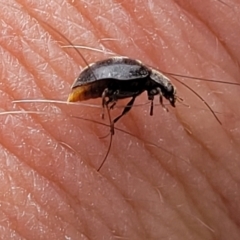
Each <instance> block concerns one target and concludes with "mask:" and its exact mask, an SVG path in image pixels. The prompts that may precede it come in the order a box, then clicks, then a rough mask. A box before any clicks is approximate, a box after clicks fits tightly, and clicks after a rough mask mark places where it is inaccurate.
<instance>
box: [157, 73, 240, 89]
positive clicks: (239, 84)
mask: <svg viewBox="0 0 240 240" xmlns="http://www.w3.org/2000/svg"><path fill="white" fill-rule="evenodd" d="M161 72H162V73H164V74H166V75H170V76H171V77H172V78H174V77H182V78H187V79H191V80H201V81H204V82H214V83H221V84H227V85H235V86H240V83H234V82H226V81H220V80H216V79H208V78H201V77H193V76H185V75H181V74H176V73H170V72H164V71H161ZM174 79H176V78H174Z"/></svg>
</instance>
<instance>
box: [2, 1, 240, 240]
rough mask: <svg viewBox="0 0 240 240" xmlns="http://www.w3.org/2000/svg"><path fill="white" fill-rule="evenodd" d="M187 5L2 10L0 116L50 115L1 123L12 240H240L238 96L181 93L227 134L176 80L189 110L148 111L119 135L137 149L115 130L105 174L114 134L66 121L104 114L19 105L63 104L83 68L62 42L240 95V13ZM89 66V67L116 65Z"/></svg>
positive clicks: (5, 220) (5, 225)
mask: <svg viewBox="0 0 240 240" xmlns="http://www.w3.org/2000/svg"><path fill="white" fill-rule="evenodd" d="M185 2H186V1H168V2H167V3H166V1H157V0H155V1H144V0H143V1H140V0H139V1H138V3H136V1H135V2H132V3H131V1H119V2H118V1H111V0H109V1H104V2H101V1H91V2H90V1H86V2H80V1H69V2H67V1H62V2H61V3H60V1H58V3H57V1H56V0H55V1H51V0H48V1H46V2H45V4H44V1H41V4H40V3H38V2H37V1H36V3H32V2H31V1H18V3H17V4H14V5H13V4H12V3H10V2H9V3H8V5H5V3H1V5H0V7H1V11H0V12H1V20H2V21H1V22H2V24H1V38H0V40H1V41H0V44H1V48H0V49H1V53H2V54H1V59H2V61H1V63H2V64H1V79H2V80H1V85H0V87H1V88H0V89H1V108H2V112H4V111H8V110H20V109H25V110H33V111H38V112H45V113H46V114H44V115H36V114H35V115H34V114H32V115H30V114H29V115H26V114H17V113H16V114H5V115H2V116H1V128H0V129H1V136H2V137H1V149H0V154H1V157H0V164H1V168H0V169H1V175H0V176H1V181H0V210H1V211H0V213H1V217H0V219H1V224H0V235H1V238H2V239H118V238H119V239H239V238H240V229H239V225H240V207H239V201H240V185H239V184H240V175H239V172H240V160H239V159H240V157H239V156H240V153H239V151H240V150H239V143H240V128H239V121H238V119H239V116H240V111H239V107H238V106H237V104H238V101H237V99H238V96H239V93H240V87H234V86H229V85H223V84H216V83H211V84H210V83H206V82H203V81H199V82H197V83H196V82H194V81H189V80H186V79H184V81H186V83H187V84H188V85H189V86H191V87H192V88H193V89H194V90H195V91H196V92H198V93H199V94H200V95H201V96H202V97H203V98H204V99H206V101H207V102H209V104H210V105H211V107H212V108H213V110H214V111H216V112H218V113H217V116H218V117H219V119H220V120H221V122H222V125H220V124H219V123H218V122H217V120H216V118H214V116H213V115H212V114H211V113H210V112H209V111H208V110H207V108H206V106H205V105H204V104H203V103H202V102H201V101H200V100H199V99H198V98H197V97H196V95H194V94H193V93H191V92H190V91H189V90H187V89H185V88H184V87H183V86H181V85H180V84H178V83H176V82H174V79H172V80H173V82H174V84H176V86H177V89H178V96H179V97H181V98H183V99H184V104H185V105H189V106H190V107H186V106H184V105H183V104H182V103H181V102H178V103H177V104H176V105H177V106H176V109H173V108H171V106H168V105H167V107H168V108H169V112H165V111H164V110H163V109H162V108H161V107H160V106H156V107H155V108H154V115H153V116H152V117H150V116H149V106H148V105H147V106H140V107H137V108H133V109H132V110H131V112H130V113H128V114H127V115H126V116H124V117H123V118H122V119H121V120H120V121H119V122H118V123H117V124H116V127H118V128H121V129H124V130H126V131H129V132H131V133H132V134H133V135H134V136H131V135H129V134H127V133H125V134H124V133H122V132H119V131H118V130H117V129H116V131H115V135H114V136H113V144H112V147H111V151H110V154H109V156H108V158H107V161H106V163H105V164H104V166H103V168H102V169H101V171H100V172H97V171H96V169H97V168H98V166H99V165H100V164H101V161H102V160H103V158H104V154H105V153H106V150H107V147H108V142H109V138H104V139H101V138H99V137H101V136H103V135H104V134H106V133H108V131H109V129H108V128H107V127H103V126H101V125H98V124H96V123H92V122H88V121H83V120H81V119H73V118H72V117H71V116H70V115H75V116H76V115H77V116H79V117H87V118H89V119H94V120H97V121H98V120H99V122H104V123H108V121H107V116H106V120H105V121H102V120H101V118H100V113H101V108H94V107H87V106H72V105H67V106H66V105H61V106H59V105H57V106H55V105H50V104H46V103H41V104H35V105H32V104H16V105H14V106H13V104H12V100H16V99H33V98H34V99H36V98H37V99H59V100H65V99H67V96H68V94H69V92H70V86H71V84H72V83H73V81H74V79H75V78H76V77H77V76H78V74H79V72H80V66H82V67H84V66H85V64H84V62H83V61H82V60H81V58H80V57H79V55H78V54H77V53H76V52H75V50H74V49H66V48H61V46H62V45H67V44H68V43H67V42H66V41H65V40H64V39H63V38H62V37H61V36H60V35H59V34H58V33H57V32H56V31H54V29H56V30H57V31H58V32H61V34H63V35H64V36H65V37H67V38H68V39H70V40H71V42H73V43H74V44H79V45H84V46H90V47H95V48H101V46H104V47H105V48H106V49H107V50H108V51H112V52H114V53H116V54H118V55H125V56H129V57H132V58H136V59H140V60H141V61H142V62H144V63H146V64H149V65H151V66H153V67H155V68H158V69H160V70H163V71H167V72H173V73H180V74H184V75H190V76H200V77H204V78H211V79H217V80H222V81H229V82H237V81H238V82H239V63H240V50H239V47H238V42H239V36H240V30H239V29H240V27H239V21H238V19H237V16H239V12H240V10H239V9H240V2H239V1H231V3H228V2H225V3H223V2H220V1H188V4H187V5H186V3H185ZM84 6H85V7H84ZM44 22H45V23H44ZM46 23H47V24H46ZM81 53H82V54H84V56H85V58H86V59H87V61H88V62H90V63H91V62H94V61H96V60H98V59H103V58H106V57H108V55H107V54H104V53H96V52H95V51H89V50H81ZM146 100H147V99H146V95H144V94H143V95H142V96H140V97H139V99H138V103H145V102H146ZM100 102H101V101H98V100H94V101H92V103H94V104H96V105H99V104H100ZM114 111H117V109H114V110H113V112H114ZM51 113H54V114H51ZM219 113H220V114H219ZM113 114H114V113H113ZM153 144H156V145H157V146H160V147H162V148H163V149H165V151H164V150H162V149H161V148H159V147H157V146H155V145H153Z"/></svg>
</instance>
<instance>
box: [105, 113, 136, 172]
mask: <svg viewBox="0 0 240 240" xmlns="http://www.w3.org/2000/svg"><path fill="white" fill-rule="evenodd" d="M129 117H131V115H129ZM125 121H127V117H126V118H125ZM107 166H110V167H111V159H110V161H108V162H107ZM105 169H106V168H105ZM105 171H106V170H105ZM102 174H104V173H102Z"/></svg>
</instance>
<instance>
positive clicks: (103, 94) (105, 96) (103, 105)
mask: <svg viewBox="0 0 240 240" xmlns="http://www.w3.org/2000/svg"><path fill="white" fill-rule="evenodd" d="M107 95H108V88H105V89H104V91H103V92H102V114H101V116H102V119H104V113H105V111H104V110H105V107H106V106H107V101H106V98H107Z"/></svg>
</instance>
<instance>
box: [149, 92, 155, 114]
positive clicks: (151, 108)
mask: <svg viewBox="0 0 240 240" xmlns="http://www.w3.org/2000/svg"><path fill="white" fill-rule="evenodd" d="M153 99H154V96H153V95H148V100H150V101H151V106H150V116H152V115H153Z"/></svg>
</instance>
